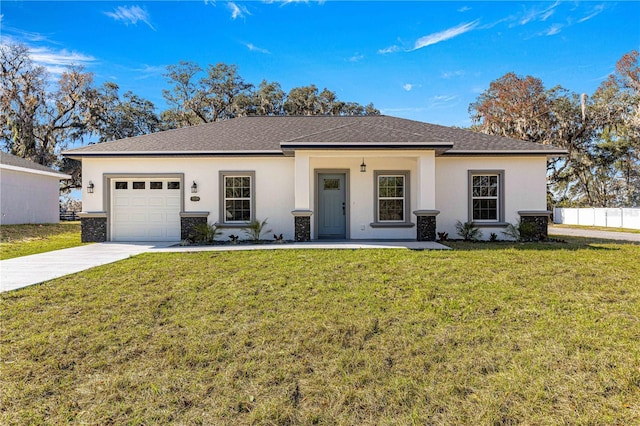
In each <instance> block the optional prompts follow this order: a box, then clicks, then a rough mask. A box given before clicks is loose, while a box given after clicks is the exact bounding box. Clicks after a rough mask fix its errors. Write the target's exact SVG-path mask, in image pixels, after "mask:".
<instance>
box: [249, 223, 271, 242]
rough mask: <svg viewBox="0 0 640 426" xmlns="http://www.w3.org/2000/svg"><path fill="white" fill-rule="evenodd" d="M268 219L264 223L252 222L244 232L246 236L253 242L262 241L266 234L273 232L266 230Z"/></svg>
mask: <svg viewBox="0 0 640 426" xmlns="http://www.w3.org/2000/svg"><path fill="white" fill-rule="evenodd" d="M267 219H268V218H267ZM267 219H265V220H263V221H262V222H260V221H259V220H258V219H255V220H252V221H251V222H250V223H249V224H248V225H247V227H246V228H245V230H244V233H245V235H246V236H247V237H249V239H250V240H251V241H254V242H257V241H260V239H261V238H262V236H263V235H264V234H266V233H268V232H271V229H266V227H267Z"/></svg>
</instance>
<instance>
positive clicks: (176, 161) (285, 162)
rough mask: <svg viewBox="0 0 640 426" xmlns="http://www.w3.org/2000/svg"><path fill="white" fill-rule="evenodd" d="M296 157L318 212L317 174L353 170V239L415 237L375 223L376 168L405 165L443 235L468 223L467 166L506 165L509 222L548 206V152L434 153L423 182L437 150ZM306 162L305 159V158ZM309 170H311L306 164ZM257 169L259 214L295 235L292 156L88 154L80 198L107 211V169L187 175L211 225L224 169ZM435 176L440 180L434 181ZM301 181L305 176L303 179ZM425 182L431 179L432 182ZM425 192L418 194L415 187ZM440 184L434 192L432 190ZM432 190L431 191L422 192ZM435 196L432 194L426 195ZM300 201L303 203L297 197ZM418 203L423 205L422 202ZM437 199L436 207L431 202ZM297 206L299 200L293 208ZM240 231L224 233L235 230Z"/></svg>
mask: <svg viewBox="0 0 640 426" xmlns="http://www.w3.org/2000/svg"><path fill="white" fill-rule="evenodd" d="M299 154H300V157H299V158H306V157H305V156H306V155H308V156H309V157H308V164H309V167H308V170H309V173H308V179H307V180H306V182H302V183H301V182H298V183H297V184H298V185H300V184H302V185H305V184H308V185H309V188H308V192H307V191H304V190H300V188H298V192H299V193H303V194H307V195H308V197H309V201H308V205H309V208H310V209H311V210H312V211H315V202H316V200H315V194H314V191H315V171H316V170H331V169H334V170H335V169H339V170H349V175H350V182H349V187H350V193H349V213H350V222H349V228H350V238H352V239H415V238H416V228H415V227H412V228H372V227H371V226H370V224H371V223H372V222H373V221H374V203H375V197H374V185H375V183H374V179H375V177H374V176H375V175H374V172H375V171H376V170H394V171H404V170H408V171H409V173H410V197H409V202H410V205H409V208H410V212H412V211H413V210H419V209H437V210H440V214H439V215H438V216H437V218H436V221H437V230H438V232H448V233H449V235H450V237H451V238H455V237H456V232H455V223H456V221H457V220H460V221H462V222H465V221H467V220H468V217H467V216H468V188H467V186H468V170H483V169H485V170H504V178H505V190H506V194H505V213H506V218H505V219H506V221H507V222H511V223H515V222H517V221H518V219H519V216H518V213H517V212H518V210H546V159H545V158H544V157H498V158H495V157H494V158H491V157H464V158H460V157H458V158H449V157H436V158H435V168H436V170H435V174H431V175H430V174H429V173H425V172H424V171H423V176H426V178H425V177H423V180H425V181H423V182H420V183H419V182H418V179H419V176H418V163H419V157H420V156H422V160H423V164H429V162H430V161H432V160H433V155H434V154H433V152H426V153H425V152H424V151H399V150H389V151H369V152H364V153H363V152H361V151H353V152H341V153H340V154H339V155H340V156H339V157H338V156H336V153H335V152H331V151H306V152H304V153H303V152H300V153H299ZM363 157H364V161H365V163H366V164H367V171H366V172H365V173H361V172H360V163H361V162H362V160H363ZM305 161H307V160H305ZM303 169H305V170H306V168H303ZM220 170H223V171H255V173H256V182H255V185H256V188H255V194H256V213H255V215H256V218H258V219H260V220H263V219H267V218H268V227H269V228H271V229H272V230H273V232H275V233H278V234H280V233H282V234H283V235H284V237H285V238H286V239H294V235H293V233H294V217H293V215H292V214H291V211H292V210H294V209H295V208H296V207H300V206H304V205H307V204H306V203H296V200H294V197H295V195H294V194H295V192H296V186H295V184H296V182H294V181H295V176H296V175H295V157H264V158H246V157H224V158H221V157H184V158H179V157H178V158H149V159H145V160H140V159H133V158H113V159H109V158H100V159H92V158H85V159H84V160H83V191H82V202H83V210H84V211H85V212H99V211H106V210H107V209H108V206H107V205H104V201H103V200H104V198H105V197H104V192H103V191H104V185H105V182H104V179H103V176H104V174H108V173H118V174H140V173H147V174H150V173H184V183H183V185H184V211H185V212H196V211H208V212H210V215H209V222H210V223H215V222H217V221H219V209H220V194H219V187H220V185H219V181H218V180H219V171H220ZM434 178H435V182H433V179H434ZM90 180H91V181H92V182H93V183H94V184H95V191H94V193H93V194H87V192H86V187H87V184H88V183H89V181H90ZM303 180H304V179H303ZM428 180H431V182H429V181H428ZM193 181H196V183H197V184H198V194H197V195H198V196H199V197H200V201H198V202H193V201H190V200H189V198H190V197H191V195H192V194H191V193H190V191H189V187H190V186H191V183H192V182H193ZM420 187H421V188H422V191H423V194H421V196H420V197H418V190H419V188H420ZM434 188H435V197H433V195H432V194H433V191H434ZM426 193H428V194H427V195H428V196H425V194H426ZM429 194H430V195H429ZM298 201H299V200H298ZM418 202H420V203H422V204H423V205H418ZM434 203H435V204H434ZM296 204H299V205H298V206H296ZM409 220H410V221H411V222H412V223H416V217H415V216H414V215H413V214H412V213H410V218H409ZM311 222H312V223H311V232H312V235H311V236H312V238H316V236H315V215H313V216H311ZM503 230H504V228H483V233H484V235H485V237H486V238H488V237H489V234H490V233H491V232H496V233H497V234H498V235H499V236H500V237H502V235H501V234H500V232H501V231H503ZM238 232H239V231H238V230H237V229H233V230H230V231H226V232H225V234H226V235H228V234H230V233H235V234H238Z"/></svg>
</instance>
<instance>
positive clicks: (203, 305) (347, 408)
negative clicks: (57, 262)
mask: <svg viewBox="0 0 640 426" xmlns="http://www.w3.org/2000/svg"><path fill="white" fill-rule="evenodd" d="M570 241H571V242H572V243H571V244H559V243H545V244H539V245H536V244H512V243H498V244H493V245H491V244H468V243H455V245H456V250H453V251H446V252H443V251H409V250H353V251H350V250H335V251H334V250H282V251H260V252H221V253H212V252H208V253H207V252H204V253H193V254H184V253H181V254H176V253H169V254H145V255H141V256H136V257H133V258H129V259H127V260H123V261H121V262H117V263H115V264H110V265H105V266H103V267H98V268H95V269H92V270H89V271H86V272H83V273H79V274H76V275H73V276H69V277H66V278H62V279H58V280H54V281H51V282H48V283H45V284H43V285H39V286H33V287H29V288H25V289H22V290H18V291H13V292H9V293H6V294H3V295H1V296H0V297H2V306H3V308H2V313H1V315H2V318H1V319H2V320H1V322H0V324H1V326H2V332H1V333H0V339H1V340H0V357H1V360H2V361H1V362H2V370H1V374H0V389H2V392H0V423H1V424H21V425H22V424H61V423H72V424H169V423H174V424H185V425H190V424H193V425H197V424H207V425H209V424H211V425H244V424H265V425H286V424H321V425H330V424H331V425H333V424H337V425H355V424H358V425H396V424H399V425H407V424H417V425H422V424H450V425H460V424H473V425H476V424H477V425H511V424H520V423H522V424H594V425H598V424H621V425H622V424H638V423H640V344H638V342H639V341H640V262H638V259H640V245H633V244H593V243H589V242H588V241H587V240H580V239H570Z"/></svg>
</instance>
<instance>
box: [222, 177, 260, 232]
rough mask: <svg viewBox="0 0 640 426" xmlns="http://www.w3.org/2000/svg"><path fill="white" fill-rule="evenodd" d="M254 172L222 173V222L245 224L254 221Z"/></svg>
mask: <svg viewBox="0 0 640 426" xmlns="http://www.w3.org/2000/svg"><path fill="white" fill-rule="evenodd" d="M254 179H255V173H254V172H221V176H220V180H221V193H222V197H221V198H222V200H221V202H222V207H221V211H222V216H221V218H222V221H223V223H228V224H236V223H237V224H245V223H248V222H251V221H252V220H253V219H254V206H255V198H254Z"/></svg>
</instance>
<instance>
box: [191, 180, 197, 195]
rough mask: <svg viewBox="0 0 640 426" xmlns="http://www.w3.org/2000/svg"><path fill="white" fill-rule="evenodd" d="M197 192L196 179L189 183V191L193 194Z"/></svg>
mask: <svg viewBox="0 0 640 426" xmlns="http://www.w3.org/2000/svg"><path fill="white" fill-rule="evenodd" d="M197 192H198V184H197V183H196V181H195V180H194V181H193V185H191V193H192V194H195V193H197Z"/></svg>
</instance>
